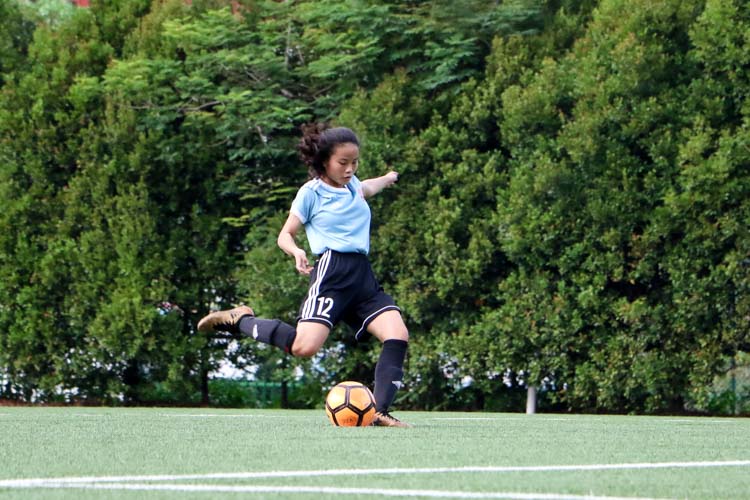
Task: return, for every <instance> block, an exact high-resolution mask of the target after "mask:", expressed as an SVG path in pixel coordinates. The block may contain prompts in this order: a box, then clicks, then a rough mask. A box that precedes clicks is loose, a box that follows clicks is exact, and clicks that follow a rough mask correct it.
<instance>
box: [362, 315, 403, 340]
mask: <svg viewBox="0 0 750 500" xmlns="http://www.w3.org/2000/svg"><path fill="white" fill-rule="evenodd" d="M367 331H368V332H370V333H371V334H372V335H374V336H375V337H376V338H377V339H378V340H379V341H381V342H385V341H386V340H394V339H395V340H405V341H407V342H408V340H409V330H408V329H407V328H406V325H405V324H404V320H403V318H402V317H401V313H400V312H399V311H396V310H395V309H394V310H390V311H385V312H384V313H382V314H380V315H378V317H376V318H375V319H374V320H372V321H371V322H370V324H369V325H367Z"/></svg>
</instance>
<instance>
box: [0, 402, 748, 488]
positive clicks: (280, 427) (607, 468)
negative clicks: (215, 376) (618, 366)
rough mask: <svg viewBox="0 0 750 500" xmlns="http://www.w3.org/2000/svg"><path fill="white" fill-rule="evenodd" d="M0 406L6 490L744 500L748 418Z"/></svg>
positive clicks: (0, 482)
mask: <svg viewBox="0 0 750 500" xmlns="http://www.w3.org/2000/svg"><path fill="white" fill-rule="evenodd" d="M397 416H399V417H401V418H402V419H403V420H406V421H408V422H410V423H412V424H413V425H414V428H412V429H389V428H335V427H332V426H331V425H330V424H329V423H328V420H327V419H326V417H325V413H324V412H323V411H322V410H318V411H278V410H217V409H204V408H202V409H172V408H169V409H166V408H148V409H140V408H138V409H122V408H79V407H72V408H71V407H66V408H26V407H23V408H18V407H0V499H5V498H24V499H26V498H44V499H62V498H71V499H72V498H76V499H78V498H84V499H88V498H133V499H135V498H147V499H151V498H175V499H177V498H180V499H183V498H196V499H207V498H219V497H227V498H239V497H249V498H273V499H276V498H294V499H300V500H303V499H313V498H315V499H319V498H344V497H355V498H373V497H377V496H381V497H397V498H398V497H404V498H405V497H411V498H415V497H416V498H522V499H528V498H542V499H565V498H571V499H578V498H613V497H616V498H623V497H625V498H691V499H697V498H721V499H729V498H737V499H739V498H750V420H749V419H719V418H682V417H679V418H678V417H674V418H673V417H633V416H592V415H530V416H529V415H523V414H497V413H442V412H441V413H438V412H435V413H427V412H398V413H397Z"/></svg>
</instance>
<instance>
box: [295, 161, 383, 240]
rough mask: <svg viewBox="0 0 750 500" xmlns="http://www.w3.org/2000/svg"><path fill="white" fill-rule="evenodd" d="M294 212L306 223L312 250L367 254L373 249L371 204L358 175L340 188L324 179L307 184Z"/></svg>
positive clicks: (298, 195) (301, 189)
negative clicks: (371, 239) (371, 247)
mask: <svg viewBox="0 0 750 500" xmlns="http://www.w3.org/2000/svg"><path fill="white" fill-rule="evenodd" d="M291 213H293V214H294V215H296V216H297V217H298V218H299V220H300V221H301V222H302V224H304V226H305V233H306V234H307V241H308V242H309V243H310V250H312V252H313V253H314V254H316V255H320V254H322V253H323V252H325V251H326V250H329V249H330V250H335V251H337V252H345V253H362V254H367V253H368V252H369V251H370V207H369V205H367V202H366V201H365V197H364V194H363V192H362V183H361V182H360V181H359V179H357V177H356V176H353V177H352V180H351V181H349V183H348V184H347V185H346V186H344V187H342V188H336V187H333V186H330V185H328V184H326V183H325V182H323V181H321V180H320V179H313V180H311V181H308V182H307V183H306V184H305V185H303V186H302V187H301V188H300V189H299V191H298V192H297V197H296V198H295V199H294V201H293V202H292V208H291Z"/></svg>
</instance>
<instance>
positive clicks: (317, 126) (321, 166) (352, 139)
mask: <svg viewBox="0 0 750 500" xmlns="http://www.w3.org/2000/svg"><path fill="white" fill-rule="evenodd" d="M301 129H302V139H300V141H299V144H298V145H297V150H298V151H299V157H300V158H301V159H302V161H303V162H304V164H305V165H307V171H308V172H309V173H310V177H311V178H313V179H315V178H318V177H320V176H321V175H323V174H325V172H326V167H325V164H326V162H327V161H328V160H329V159H330V158H331V155H332V154H333V150H334V149H336V146H339V145H341V144H347V143H351V144H355V145H357V147H359V139H358V138H357V134H355V133H354V132H352V131H351V129H348V128H346V127H334V128H329V127H328V124H327V123H309V124H307V125H302V127H301Z"/></svg>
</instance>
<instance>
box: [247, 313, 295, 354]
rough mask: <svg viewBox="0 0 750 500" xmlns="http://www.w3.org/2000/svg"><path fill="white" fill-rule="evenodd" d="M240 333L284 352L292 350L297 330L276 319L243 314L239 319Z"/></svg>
mask: <svg viewBox="0 0 750 500" xmlns="http://www.w3.org/2000/svg"><path fill="white" fill-rule="evenodd" d="M239 329H240V333H241V334H242V335H245V336H246V337H251V338H253V339H254V340H257V341H258V342H263V343H264V344H269V345H273V346H276V347H278V348H279V349H281V350H282V351H284V352H286V353H291V352H292V344H293V343H294V339H295V338H296V337H297V330H296V329H295V328H294V327H293V326H291V325H288V324H286V323H284V322H283V321H279V320H278V319H260V318H256V317H255V316H245V317H244V318H242V319H241V320H240V327H239Z"/></svg>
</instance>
